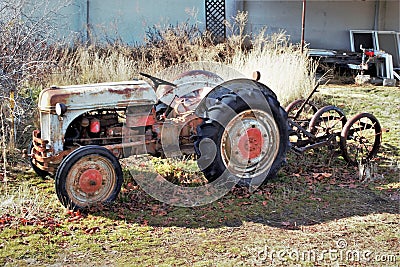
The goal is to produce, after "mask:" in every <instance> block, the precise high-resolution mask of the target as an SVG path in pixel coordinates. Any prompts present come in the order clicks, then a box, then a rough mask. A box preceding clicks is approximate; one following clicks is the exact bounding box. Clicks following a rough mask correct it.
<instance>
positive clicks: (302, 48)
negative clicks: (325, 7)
mask: <svg viewBox="0 0 400 267" xmlns="http://www.w3.org/2000/svg"><path fill="white" fill-rule="evenodd" d="M305 28H306V0H303V12H302V15H301V53H303V51H304V44H305V41H304V39H305V37H304V32H305Z"/></svg>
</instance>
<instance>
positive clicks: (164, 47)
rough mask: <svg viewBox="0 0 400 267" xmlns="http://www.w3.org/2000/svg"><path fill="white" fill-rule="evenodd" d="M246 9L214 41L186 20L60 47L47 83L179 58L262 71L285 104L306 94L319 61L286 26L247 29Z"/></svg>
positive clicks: (125, 75) (130, 74)
mask: <svg viewBox="0 0 400 267" xmlns="http://www.w3.org/2000/svg"><path fill="white" fill-rule="evenodd" d="M246 23H247V13H246V12H239V13H238V14H237V16H236V17H235V18H234V23H232V24H227V27H228V29H229V31H230V36H229V37H228V38H227V39H226V40H225V42H223V43H215V42H214V40H213V38H212V36H211V35H210V34H209V33H207V32H206V33H204V32H201V31H200V30H199V29H198V27H196V25H190V24H189V23H187V22H185V23H182V24H178V25H175V26H167V27H161V26H153V27H152V28H150V29H149V30H148V31H147V38H146V40H145V43H144V44H143V45H140V46H128V45H123V44H121V43H114V44H110V43H107V44H93V45H91V46H89V47H86V46H84V45H79V44H78V45H76V46H75V47H74V48H73V49H71V48H66V49H64V50H62V51H61V53H60V58H59V65H58V69H57V71H56V72H55V73H53V75H52V76H51V78H50V79H49V82H48V83H49V84H59V85H66V84H77V83H95V82H106V81H121V80H129V79H132V78H140V77H139V74H138V73H139V72H147V73H151V74H156V73H158V72H160V71H162V70H163V69H165V68H167V67H170V66H172V65H175V64H181V63H188V62H196V61H206V62H219V63H222V64H225V65H228V66H230V67H232V68H234V69H237V70H238V71H239V72H241V73H243V74H244V75H245V76H246V77H251V76H252V73H253V72H254V71H260V72H261V82H263V83H265V84H266V85H268V86H269V87H270V88H271V89H272V90H273V91H275V93H276V94H277V95H278V98H279V100H280V101H281V103H282V104H287V103H288V102H289V101H291V100H293V99H295V98H299V97H302V96H304V95H305V92H308V91H309V90H310V89H311V88H312V87H313V86H314V82H315V79H314V76H315V71H316V65H314V64H313V63H312V61H311V60H310V59H309V58H308V57H307V55H306V53H301V51H300V49H299V46H298V45H294V44H291V43H290V42H289V37H288V36H287V35H286V34H285V33H284V32H278V33H275V34H272V35H266V34H265V30H263V31H261V32H260V33H258V34H256V35H254V36H250V35H247V34H246V33H245V27H246Z"/></svg>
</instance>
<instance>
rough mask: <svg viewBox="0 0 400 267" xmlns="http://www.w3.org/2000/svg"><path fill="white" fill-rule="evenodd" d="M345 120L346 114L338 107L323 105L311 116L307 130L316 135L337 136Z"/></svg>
mask: <svg viewBox="0 0 400 267" xmlns="http://www.w3.org/2000/svg"><path fill="white" fill-rule="evenodd" d="M346 122H347V119H346V116H345V114H344V112H343V111H342V110H341V109H340V108H338V107H335V106H325V107H323V108H320V109H319V110H318V111H317V112H316V113H315V114H314V116H313V117H312V119H311V121H310V125H309V132H310V133H312V134H314V135H315V136H317V137H318V136H329V135H333V134H337V136H339V135H340V133H341V131H342V129H343V127H344V125H345V124H346ZM337 141H339V140H337Z"/></svg>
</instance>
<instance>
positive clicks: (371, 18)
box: [51, 0, 400, 50]
mask: <svg viewBox="0 0 400 267" xmlns="http://www.w3.org/2000/svg"><path fill="white" fill-rule="evenodd" d="M51 1H54V2H55V3H56V2H57V3H58V2H59V1H66V0H51ZM87 2H89V25H90V27H91V30H92V32H93V33H94V36H96V37H97V39H98V40H101V41H104V40H106V39H108V40H113V39H116V38H121V40H122V41H123V42H126V43H141V42H143V40H144V37H145V31H146V30H147V29H148V28H149V27H151V26H152V25H168V24H172V25H176V24H177V23H181V22H184V21H189V23H192V24H194V23H196V24H198V25H199V26H200V28H201V29H204V28H205V0H89V1H88V0H72V4H71V5H70V6H68V7H67V8H65V9H63V15H64V16H61V17H60V20H59V23H60V24H62V27H60V29H61V28H62V29H63V30H60V35H62V36H67V37H69V38H71V36H77V37H79V38H81V39H82V40H86V38H87V36H86V35H87V28H86V23H87ZM225 3H226V18H227V19H228V20H232V17H234V16H235V15H236V14H237V11H238V10H244V11H248V13H249V22H248V25H247V31H248V33H251V32H252V33H257V32H258V31H259V30H260V29H261V28H263V27H267V33H272V32H277V31H280V30H284V31H285V32H286V33H287V34H288V35H289V36H290V39H291V41H292V42H293V43H299V42H300V39H301V17H302V0H225ZM306 3H307V5H306V29H305V40H306V43H308V44H309V46H310V47H311V48H324V49H344V50H349V49H350V37H349V36H350V34H349V30H373V29H376V30H391V31H400V25H399V24H400V21H399V14H400V4H399V0H307V1H306ZM376 3H379V9H378V11H379V12H378V13H379V20H376V19H375V15H376V13H377V9H376ZM227 33H228V34H229V31H228V32H227Z"/></svg>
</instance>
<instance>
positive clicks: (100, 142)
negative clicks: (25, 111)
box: [28, 64, 382, 209]
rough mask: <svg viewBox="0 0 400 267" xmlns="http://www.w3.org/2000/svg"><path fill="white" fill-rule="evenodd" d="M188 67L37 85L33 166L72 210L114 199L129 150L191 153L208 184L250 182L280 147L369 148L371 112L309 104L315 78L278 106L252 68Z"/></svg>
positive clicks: (273, 161)
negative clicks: (304, 92)
mask: <svg viewBox="0 0 400 267" xmlns="http://www.w3.org/2000/svg"><path fill="white" fill-rule="evenodd" d="M192 67H193V66H189V67H186V68H178V70H179V71H177V70H176V69H175V70H174V71H172V70H169V71H167V72H166V73H169V75H165V73H164V74H162V75H161V74H160V75H161V76H159V75H157V76H158V77H162V79H161V78H156V77H153V76H151V75H148V74H143V73H142V74H141V75H142V76H144V77H146V78H148V79H150V80H151V83H152V86H151V85H150V84H149V83H147V82H146V81H143V80H133V81H126V82H114V83H98V84H85V85H74V86H64V87H57V86H53V87H51V88H48V89H45V90H43V91H42V92H41V94H40V97H39V112H40V130H35V131H34V132H33V136H32V144H31V146H30V147H29V149H28V156H29V159H30V161H31V165H32V168H33V169H34V170H35V171H36V173H37V174H38V175H40V176H47V175H50V176H53V177H54V178H55V185H56V192H57V196H58V198H59V200H60V201H61V202H62V204H63V205H64V206H66V207H69V208H73V209H80V208H87V207H90V206H94V205H96V204H97V203H109V202H112V201H113V200H115V198H116V197H117V195H118V193H119V191H120V188H121V185H122V179H123V178H122V169H121V165H120V163H119V160H118V159H120V158H124V157H129V156H131V155H142V154H149V155H152V156H158V157H168V158H170V157H174V158H175V157H178V158H179V157H182V156H183V155H195V157H196V158H197V164H198V166H199V168H200V170H201V171H202V172H203V173H204V176H205V177H206V178H207V180H208V181H209V182H210V183H211V184H212V183H213V182H217V181H221V179H220V178H222V181H225V180H224V179H226V177H228V178H229V179H231V178H232V179H231V181H235V183H241V184H245V185H250V186H251V185H260V184H261V183H262V182H263V181H264V180H265V179H266V178H267V177H271V176H274V175H275V174H276V173H277V172H278V170H279V168H280V167H281V166H282V163H283V162H284V161H285V158H286V152H287V150H288V148H289V147H290V148H291V149H292V150H293V151H294V152H295V153H303V152H304V151H307V150H309V149H314V148H317V147H321V146H329V147H333V148H334V147H339V148H340V150H341V151H342V155H343V158H344V159H345V160H346V161H347V162H348V163H349V164H350V165H355V166H357V165H360V164H365V163H367V162H369V161H370V160H373V159H374V157H375V156H376V154H377V152H378V149H379V147H380V144H381V135H382V128H381V126H380V124H379V122H378V120H377V119H376V118H375V117H374V116H373V115H372V114H369V113H360V114H358V115H355V116H354V117H353V118H351V119H349V120H347V118H346V116H345V114H344V112H343V111H342V110H341V109H340V108H338V107H335V106H325V107H322V108H320V109H318V108H317V107H316V106H315V105H314V104H312V102H310V101H309V100H310V98H311V97H312V95H313V94H314V93H315V92H316V91H317V88H318V86H316V87H315V88H314V89H313V90H312V91H311V93H310V95H309V96H308V97H307V98H306V99H300V100H296V101H294V102H293V103H291V104H290V105H289V106H288V107H287V108H286V110H285V109H283V108H282V107H281V106H280V104H279V102H278V100H277V97H276V95H275V93H274V92H273V91H272V90H270V89H269V88H268V87H267V86H266V85H264V84H262V83H260V82H259V81H258V80H259V78H260V75H259V73H258V72H256V73H255V74H256V75H255V76H254V78H253V79H247V78H243V77H242V75H241V74H239V73H237V72H235V71H233V70H232V69H229V68H226V67H224V66H218V67H217V68H215V66H212V65H204V64H201V65H199V66H198V68H192ZM193 69H194V70H193ZM211 70H212V71H211ZM165 77H166V78H165ZM150 183H157V180H156V179H154V181H153V180H151V181H150ZM228 184H229V183H228ZM160 186H161V185H160ZM192 196H193V195H192Z"/></svg>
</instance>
